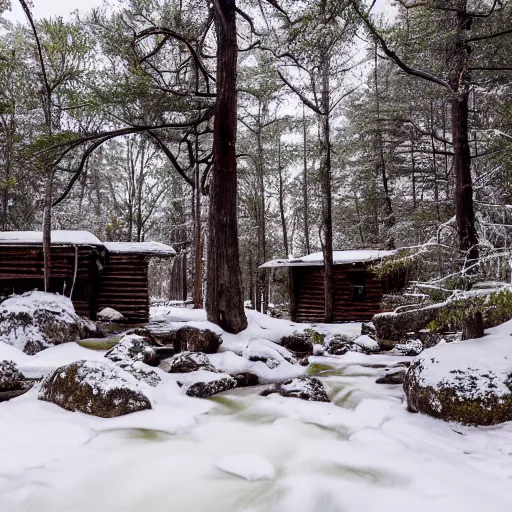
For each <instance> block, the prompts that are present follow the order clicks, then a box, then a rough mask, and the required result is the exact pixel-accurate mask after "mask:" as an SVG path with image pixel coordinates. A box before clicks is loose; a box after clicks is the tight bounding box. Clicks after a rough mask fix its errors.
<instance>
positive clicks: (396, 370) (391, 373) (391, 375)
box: [375, 365, 407, 384]
mask: <svg viewBox="0 0 512 512" xmlns="http://www.w3.org/2000/svg"><path fill="white" fill-rule="evenodd" d="M406 373H407V367H406V366H404V365H399V366H392V367H391V368H386V369H385V370H384V373H383V374H382V375H381V376H380V377H379V378H378V379H377V380H376V381H375V382H376V383H377V384H403V383H404V380H405V374H406Z"/></svg>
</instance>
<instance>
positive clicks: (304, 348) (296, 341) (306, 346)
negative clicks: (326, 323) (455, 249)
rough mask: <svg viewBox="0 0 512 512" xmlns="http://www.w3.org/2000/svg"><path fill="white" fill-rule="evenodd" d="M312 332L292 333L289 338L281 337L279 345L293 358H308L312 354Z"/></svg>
mask: <svg viewBox="0 0 512 512" xmlns="http://www.w3.org/2000/svg"><path fill="white" fill-rule="evenodd" d="M310 331H312V330H310ZM312 332H313V331H312ZM312 332H303V333H299V332H294V333H293V334H292V335H290V336H283V337H282V338H281V340H280V342H279V344H280V345H282V346H283V347H285V348H286V349H288V350H289V351H290V352H291V353H292V354H293V355H294V356H295V357H297V358H299V359H300V358H302V357H307V356H310V355H312V354H313V344H314V343H313V337H314V335H313V334H312ZM316 334H318V333H316ZM320 336H321V335H320Z"/></svg>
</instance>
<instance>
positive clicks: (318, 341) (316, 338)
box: [304, 329, 325, 345]
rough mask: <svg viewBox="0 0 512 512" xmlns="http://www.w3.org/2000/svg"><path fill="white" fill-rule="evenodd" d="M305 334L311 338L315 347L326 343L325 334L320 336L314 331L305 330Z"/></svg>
mask: <svg viewBox="0 0 512 512" xmlns="http://www.w3.org/2000/svg"><path fill="white" fill-rule="evenodd" d="M304 332H305V333H306V334H307V335H308V336H309V337H310V339H311V343H313V345H323V344H324V341H325V334H320V333H319V332H317V331H315V330H314V329H304Z"/></svg>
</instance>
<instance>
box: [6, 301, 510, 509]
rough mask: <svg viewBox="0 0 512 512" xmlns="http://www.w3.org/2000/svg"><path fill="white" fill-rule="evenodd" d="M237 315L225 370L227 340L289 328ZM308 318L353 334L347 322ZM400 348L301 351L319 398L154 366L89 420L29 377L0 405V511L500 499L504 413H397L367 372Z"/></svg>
mask: <svg viewBox="0 0 512 512" xmlns="http://www.w3.org/2000/svg"><path fill="white" fill-rule="evenodd" d="M153 313H154V318H155V319H157V320H160V321H161V322H162V325H163V324H164V323H167V322H178V321H180V320H188V321H190V322H191V323H192V324H193V325H197V326H201V327H205V326H208V327H212V325H211V324H207V323H206V319H205V318H204V313H203V312H201V311H199V312H198V311H192V310H186V309H177V308H173V309H169V308H155V309H154V311H153ZM249 321H250V328H249V329H248V330H247V331H245V332H244V333H241V334H240V335H238V336H233V335H227V334H223V339H224V343H223V345H222V346H221V352H220V353H219V354H218V355H214V356H212V357H211V361H212V362H213V363H214V364H215V365H224V369H225V370H228V369H229V368H230V367H231V365H232V364H235V363H236V364H239V363H240V361H239V360H238V359H236V360H235V359H233V357H239V356H236V355H235V354H233V355H230V354H231V353H230V351H232V350H235V351H236V352H238V353H240V352H243V350H244V349H246V348H247V347H248V346H250V345H251V343H253V344H254V343H255V342H256V345H260V344H261V345H263V346H264V344H263V343H260V342H258V341H257V340H270V341H272V340H274V341H276V340H277V339H279V338H280V337H281V336H283V335H286V334H290V333H292V332H293V331H294V330H295V329H297V328H299V326H297V325H294V324H291V322H287V321H284V320H276V319H272V318H269V317H265V316H263V315H260V314H258V313H255V312H249ZM304 327H307V326H300V328H304ZM316 329H317V330H319V331H324V332H340V331H341V332H345V333H350V332H352V333H353V334H354V335H355V334H356V333H357V332H358V330H359V329H360V325H358V324H348V325H343V326H316ZM215 330H216V331H217V332H221V331H219V329H218V328H215ZM267 342H268V341H267ZM102 357H103V353H101V352H95V351H91V350H88V349H85V348H82V347H79V346H78V345H76V344H74V343H70V344H66V345H60V346H57V347H53V348H49V349H47V350H44V351H43V352H41V353H39V354H37V355H36V356H27V355H25V354H23V353H21V352H19V351H17V349H15V348H14V347H11V346H8V345H5V344H0V359H4V358H8V359H14V360H15V361H16V362H17V363H18V364H19V367H20V368H21V369H22V370H23V371H24V372H26V373H31V374H33V375H36V374H38V373H47V372H49V371H50V370H51V369H53V368H55V367H57V366H59V365H62V364H65V363H67V362H71V361H74V360H77V359H92V360H98V359H101V358H102ZM230 358H231V359H232V360H230ZM403 359H405V358H398V357H393V356H389V355H372V356H366V355H363V354H359V353H349V354H347V355H345V356H341V357H314V358H311V362H312V365H311V366H310V368H309V370H307V371H309V372H310V374H314V375H315V376H317V377H318V378H320V379H321V381H322V382H323V383H324V385H325V387H326V389H327V391H328V393H329V396H330V398H331V400H332V403H315V402H306V401H302V400H299V399H294V398H283V397H281V396H279V395H270V396H267V397H262V396H260V395H259V393H258V391H259V390H260V389H263V387H264V386H261V388H245V389H235V390H232V391H228V392H225V393H223V394H221V395H218V396H216V397H214V398H212V399H209V400H201V399H196V398H190V397H187V396H185V395H183V393H182V392H181V391H180V389H179V387H178V385H177V384H176V377H175V376H172V375H168V374H165V373H164V372H159V375H160V376H161V377H162V379H163V383H162V384H161V385H159V386H157V387H156V388H150V389H148V390H147V395H148V397H149V398H150V400H151V402H152V404H153V410H149V411H142V412H138V413H134V414H131V415H128V416H124V417H119V418H114V419H101V418H94V417H92V416H87V415H84V414H81V413H71V412H67V411H65V410H63V409H60V408H59V407H57V406H55V405H53V404H49V403H46V402H41V401H38V400H37V399H36V396H37V391H36V390H35V389H33V390H31V391H30V392H29V393H27V394H26V395H24V396H21V397H19V398H17V399H14V400H12V401H10V402H6V403H3V404H0V511H1V512H11V511H15V512H22V511H27V512H28V511H30V512H34V511H36V512H47V511H48V512H91V511H94V512H103V511H105V512H107V511H108V512H113V511H116V512H120V511H122V512H140V511H141V510H145V511H148V512H160V511H162V512H164V511H165V512H168V511H170V510H172V511H174V510H176V511H180V512H181V511H183V512H196V511H197V512H199V511H201V512H217V511H218V512H260V511H261V512H263V511H264V512H292V511H293V512H352V511H354V512H376V511H390V512H391V511H393V512H402V511H403V512H405V511H407V512H410V511H411V510H414V511H415V512H423V511H425V512H427V511H428V512H433V511H445V510H446V511H450V512H459V511H460V512H472V511H475V512H476V511H478V512H481V511H482V510H489V511H492V512H501V511H503V512H505V511H507V512H508V511H510V510H511V506H512V424H510V423H509V424H504V425H501V426H498V427H492V428H478V429H477V428H469V427H462V426H460V425H456V424H447V423H443V422H441V421H438V420H434V419H431V418H427V417H424V416H421V415H414V414H411V413H408V412H407V411H406V410H405V406H404V403H403V391H402V390H401V387H400V386H383V385H377V384H375V379H376V378H377V377H378V376H379V375H380V374H381V373H382V369H383V368H384V367H386V366H389V365H392V364H395V363H396V362H397V361H399V360H403ZM273 371H279V370H278V369H275V370H273Z"/></svg>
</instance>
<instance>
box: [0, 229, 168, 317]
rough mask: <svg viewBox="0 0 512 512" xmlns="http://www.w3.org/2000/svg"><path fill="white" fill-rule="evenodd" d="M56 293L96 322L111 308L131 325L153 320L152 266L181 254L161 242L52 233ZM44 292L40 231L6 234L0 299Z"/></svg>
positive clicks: (0, 251)
mask: <svg viewBox="0 0 512 512" xmlns="http://www.w3.org/2000/svg"><path fill="white" fill-rule="evenodd" d="M51 236H52V243H51V251H50V254H51V266H50V268H51V271H50V289H49V290H48V291H50V292H52V293H60V294H62V295H65V296H67V297H70V298H71V300H72V302H73V305H74V306H75V310H76V311H77V313H78V314H80V315H82V316H85V317H87V318H91V319H93V320H94V319H96V315H97V313H99V312H100V311H101V310H102V309H104V308H106V307H111V308H113V309H116V310H117V311H119V312H120V313H122V314H123V315H124V316H125V317H126V318H127V320H128V321H129V322H147V321H148V319H149V290H148V260H149V259H150V258H154V257H157V258H172V257H173V256H174V255H175V254H176V253H175V251H174V249H173V248H172V247H170V246H168V245H165V244H161V243H158V242H105V243H103V242H101V241H100V240H99V239H98V238H96V237H95V236H94V235H93V234H91V233H89V232H87V231H58V230H56V231H52V235H51ZM43 289H44V258H43V237H42V233H41V232H40V231H9V232H0V296H1V297H7V296H9V295H11V294H13V293H16V294H19V293H24V292H27V291H30V290H43Z"/></svg>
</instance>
